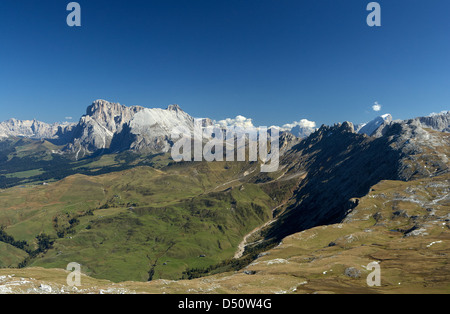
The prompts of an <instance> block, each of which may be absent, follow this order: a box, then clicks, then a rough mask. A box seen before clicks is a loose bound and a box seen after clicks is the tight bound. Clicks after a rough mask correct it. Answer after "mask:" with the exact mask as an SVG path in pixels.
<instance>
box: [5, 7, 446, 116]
mask: <svg viewBox="0 0 450 314" xmlns="http://www.w3.org/2000/svg"><path fill="white" fill-rule="evenodd" d="M69 2H70V1H69V0H44V1H35V0H1V1H0V109H1V110H0V120H1V121H3V120H6V119H8V118H10V117H16V118H19V119H33V118H36V119H38V120H42V121H45V122H56V121H62V120H64V118H65V117H67V116H71V117H73V118H74V120H78V118H79V117H80V116H81V115H82V114H84V113H85V109H86V107H87V106H88V105H90V104H91V103H92V101H93V100H95V99H106V100H109V101H113V102H120V103H122V104H125V105H143V106H146V107H163V108H165V107H166V106H167V105H169V104H173V103H177V104H179V105H180V106H181V107H182V108H183V109H184V110H185V111H187V112H188V113H190V114H191V115H193V116H195V117H210V118H213V119H216V120H220V119H224V118H227V117H235V116H236V115H239V114H240V115H244V116H246V117H249V118H253V119H254V123H255V124H257V125H273V124H277V125H281V124H284V123H290V122H292V121H298V120H300V119H302V118H306V119H309V120H312V121H316V122H317V123H318V124H319V125H320V124H332V123H335V122H342V121H345V120H348V121H352V122H355V123H359V122H365V121H368V120H370V119H372V118H374V117H375V116H377V115H379V114H384V113H391V114H392V115H393V116H394V118H400V119H406V118H412V117H416V116H421V115H426V114H428V113H430V112H439V111H442V110H450V106H449V105H450V18H449V15H450V1H448V0H428V1H424V0H384V1H378V2H379V3H380V5H381V9H382V16H381V18H382V26H381V27H379V28H370V27H368V26H367V24H366V17H367V15H368V14H369V12H367V11H366V6H367V4H368V3H369V2H370V1H369V0H308V1H303V0H158V1H153V0H127V1H125V0H121V1H118V0H116V1H111V0H108V1H106V0H80V1H78V2H79V4H80V5H81V9H82V16H81V20H82V26H81V27H79V28H70V27H68V26H67V24H66V17H67V15H68V14H69V12H67V11H66V6H67V4H68V3H69ZM375 101H377V102H378V103H380V104H381V105H382V110H381V111H380V112H374V111H372V105H373V104H374V102H375Z"/></svg>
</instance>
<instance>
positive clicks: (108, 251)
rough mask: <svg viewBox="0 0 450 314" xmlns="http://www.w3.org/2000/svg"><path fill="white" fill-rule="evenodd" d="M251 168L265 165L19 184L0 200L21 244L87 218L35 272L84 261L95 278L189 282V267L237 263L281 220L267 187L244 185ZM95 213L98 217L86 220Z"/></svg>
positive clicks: (4, 219) (0, 219) (138, 171)
mask: <svg viewBox="0 0 450 314" xmlns="http://www.w3.org/2000/svg"><path fill="white" fill-rule="evenodd" d="M251 167H256V165H249V164H245V163H193V164H187V165H174V166H172V167H169V168H167V169H165V170H164V171H162V170H157V169H153V168H150V167H136V168H133V169H131V170H126V171H122V172H115V173H109V174H105V175H100V176H85V175H74V176H70V177H67V178H65V179H63V180H61V181H59V182H56V183H51V184H49V185H42V186H25V187H14V188H11V189H7V190H2V192H1V193H0V202H1V203H2V205H3V207H2V210H1V211H0V224H2V225H5V226H7V229H6V232H7V233H8V234H9V235H12V236H13V237H14V238H15V239H16V240H26V241H27V242H28V243H33V242H34V238H35V237H36V235H38V234H40V233H46V234H49V235H50V236H52V237H53V238H57V231H58V230H61V229H64V228H65V229H66V230H69V229H68V228H69V226H70V224H69V220H70V219H72V218H74V217H75V218H77V220H78V221H77V223H76V224H74V225H73V227H72V228H71V230H72V232H71V233H66V234H65V235H64V236H63V237H62V238H59V239H57V240H56V241H55V243H54V248H53V249H51V250H49V251H48V252H47V254H45V256H43V257H40V258H38V259H36V260H34V261H33V262H32V264H31V265H32V266H44V267H60V268H65V266H66V265H67V264H68V263H69V262H78V263H81V264H82V265H83V270H84V271H85V272H86V273H87V274H90V275H92V276H94V277H97V278H107V279H110V280H113V281H123V280H144V281H145V280H147V279H149V278H150V277H151V278H152V279H157V278H169V279H175V278H180V276H181V273H182V271H184V270H185V269H186V268H203V267H207V266H209V265H211V264H215V263H217V262H219V261H221V260H223V259H226V258H230V257H232V256H233V254H234V252H235V250H236V247H237V245H238V243H239V242H240V241H241V239H242V237H243V235H245V234H246V233H247V232H249V231H250V230H252V229H253V228H255V227H256V226H258V225H261V224H263V223H264V222H265V221H267V220H269V219H270V218H271V217H270V215H271V209H272V207H273V206H275V202H273V201H272V200H271V198H270V197H269V196H268V195H267V194H266V193H265V192H264V191H263V190H262V189H261V188H260V187H258V186H257V185H253V184H245V185H244V187H243V188H241V189H240V188H239V187H241V186H242V184H243V183H241V181H240V180H238V179H239V177H240V175H241V173H243V172H244V171H246V170H248V169H250V168H251ZM223 182H231V183H230V184H228V185H227V184H226V185H223ZM233 185H235V186H236V188H233V189H228V187H229V186H233ZM218 187H219V188H218ZM241 190H245V192H243V191H241ZM88 210H94V214H93V216H91V215H85V213H86V211H88ZM200 256H202V257H200Z"/></svg>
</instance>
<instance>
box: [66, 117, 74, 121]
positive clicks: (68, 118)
mask: <svg viewBox="0 0 450 314" xmlns="http://www.w3.org/2000/svg"><path fill="white" fill-rule="evenodd" d="M64 119H66V120H72V119H73V118H72V117H65V118H64Z"/></svg>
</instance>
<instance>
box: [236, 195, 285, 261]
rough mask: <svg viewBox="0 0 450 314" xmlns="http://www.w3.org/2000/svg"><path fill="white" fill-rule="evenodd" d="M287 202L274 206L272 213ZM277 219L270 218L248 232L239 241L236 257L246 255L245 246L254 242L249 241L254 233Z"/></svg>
mask: <svg viewBox="0 0 450 314" xmlns="http://www.w3.org/2000/svg"><path fill="white" fill-rule="evenodd" d="M286 203H287V201H286V202H283V203H282V204H280V205H278V206H277V207H274V208H273V209H272V213H273V212H274V211H275V210H277V209H278V208H280V207H281V206H284V205H285V204H286ZM275 221H277V219H271V220H269V221H268V222H266V223H265V224H264V225H262V226H259V227H257V228H255V229H253V230H252V231H251V232H250V233H247V234H246V235H245V237H244V239H243V240H242V242H241V243H239V246H238V249H237V251H236V253H235V254H234V258H235V259H238V258H241V257H242V255H244V252H245V248H246V247H247V246H248V245H249V244H252V243H247V241H248V239H249V238H250V237H251V236H252V235H254V234H255V233H257V232H259V231H261V230H262V229H263V228H265V227H267V226H269V225H271V224H273V223H274V222H275Z"/></svg>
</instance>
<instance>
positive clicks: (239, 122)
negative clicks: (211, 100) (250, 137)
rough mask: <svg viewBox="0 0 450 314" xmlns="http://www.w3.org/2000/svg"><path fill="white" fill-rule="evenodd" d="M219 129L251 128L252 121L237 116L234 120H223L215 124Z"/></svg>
mask: <svg viewBox="0 0 450 314" xmlns="http://www.w3.org/2000/svg"><path fill="white" fill-rule="evenodd" d="M215 124H216V125H218V126H219V127H222V128H226V127H241V128H253V127H254V125H253V120H252V119H249V118H246V117H244V116H241V115H239V116H237V117H236V118H234V119H233V118H227V119H225V120H220V121H217V122H216V123H215Z"/></svg>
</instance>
